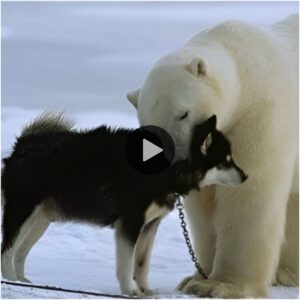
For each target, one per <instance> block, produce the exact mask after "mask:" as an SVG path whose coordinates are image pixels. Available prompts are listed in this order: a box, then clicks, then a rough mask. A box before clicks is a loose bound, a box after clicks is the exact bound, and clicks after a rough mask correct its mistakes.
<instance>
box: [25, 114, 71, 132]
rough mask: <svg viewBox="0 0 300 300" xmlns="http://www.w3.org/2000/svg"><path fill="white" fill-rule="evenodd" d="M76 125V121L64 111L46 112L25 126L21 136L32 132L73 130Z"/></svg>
mask: <svg viewBox="0 0 300 300" xmlns="http://www.w3.org/2000/svg"><path fill="white" fill-rule="evenodd" d="M74 125H75V123H74V121H72V120H70V119H67V118H66V117H65V116H64V114H63V113H62V112H59V113H53V112H44V113H42V114H40V115H39V116H38V117H37V118H36V119H34V120H33V121H32V122H31V123H29V124H28V125H26V126H25V127H24V129H23V130H22V132H21V137H24V136H27V135H30V134H41V133H47V132H61V131H71V130H72V129H73V127H74Z"/></svg>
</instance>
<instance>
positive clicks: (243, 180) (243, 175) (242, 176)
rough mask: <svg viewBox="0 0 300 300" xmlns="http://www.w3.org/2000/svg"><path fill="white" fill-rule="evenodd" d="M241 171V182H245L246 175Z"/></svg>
mask: <svg viewBox="0 0 300 300" xmlns="http://www.w3.org/2000/svg"><path fill="white" fill-rule="evenodd" d="M240 172H241V179H242V182H245V181H246V180H247V179H248V175H247V174H245V173H244V172H243V171H240Z"/></svg>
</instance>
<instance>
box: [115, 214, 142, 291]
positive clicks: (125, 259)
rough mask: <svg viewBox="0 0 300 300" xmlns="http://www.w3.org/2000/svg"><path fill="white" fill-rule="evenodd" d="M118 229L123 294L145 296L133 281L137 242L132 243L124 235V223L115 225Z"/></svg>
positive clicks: (119, 267)
mask: <svg viewBox="0 0 300 300" xmlns="http://www.w3.org/2000/svg"><path fill="white" fill-rule="evenodd" d="M115 228H116V255H117V278H118V280H119V282H120V287H121V292H122V294H127V295H129V296H143V293H142V292H141V291H140V289H139V287H138V286H137V284H136V282H135V281H134V279H133V262H134V261H133V258H134V250H135V242H133V241H130V239H129V238H128V237H127V235H126V234H125V233H124V228H123V226H122V222H121V221H120V220H119V221H117V222H116V223H115Z"/></svg>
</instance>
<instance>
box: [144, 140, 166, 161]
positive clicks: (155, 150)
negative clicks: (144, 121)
mask: <svg viewBox="0 0 300 300" xmlns="http://www.w3.org/2000/svg"><path fill="white" fill-rule="evenodd" d="M162 151H164V150H163V149H162V148H160V147H157V146H156V145H154V144H153V143H151V142H149V141H147V140H145V139H143V161H144V162H145V161H147V160H148V159H150V158H152V157H153V156H156V155H157V154H159V153H161V152H162Z"/></svg>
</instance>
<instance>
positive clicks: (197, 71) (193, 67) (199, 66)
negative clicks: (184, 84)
mask: <svg viewBox="0 0 300 300" xmlns="http://www.w3.org/2000/svg"><path fill="white" fill-rule="evenodd" d="M185 69H186V70H187V71H189V72H190V73H192V74H193V75H195V76H198V77H199V76H203V75H205V74H207V71H208V66H207V63H206V61H205V60H204V59H202V58H200V57H196V58H194V59H193V60H192V61H191V62H190V63H189V64H188V65H186V66H185Z"/></svg>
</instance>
